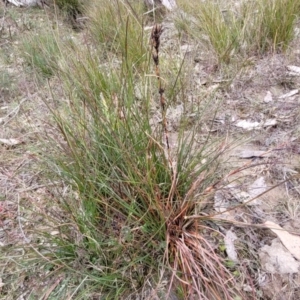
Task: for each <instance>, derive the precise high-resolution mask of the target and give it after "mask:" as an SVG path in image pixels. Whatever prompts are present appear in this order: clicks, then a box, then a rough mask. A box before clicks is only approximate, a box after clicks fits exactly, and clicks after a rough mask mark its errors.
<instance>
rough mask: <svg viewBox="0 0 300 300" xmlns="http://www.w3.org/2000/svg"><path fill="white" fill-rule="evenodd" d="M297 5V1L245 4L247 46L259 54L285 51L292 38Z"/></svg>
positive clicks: (268, 0)
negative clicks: (247, 27) (247, 25)
mask: <svg viewBox="0 0 300 300" xmlns="http://www.w3.org/2000/svg"><path fill="white" fill-rule="evenodd" d="M299 5H300V2H299V1H298V0H297V1H293V0H283V1H282V0H267V1H261V0H256V1H254V2H253V3H249V4H245V6H246V7H247V6H249V7H247V8H246V10H247V12H248V13H249V16H248V18H247V19H248V20H247V21H249V22H250V23H249V24H250V25H249V26H250V30H249V32H248V36H247V42H248V43H249V45H250V46H251V45H252V46H255V47H256V49H257V51H258V53H259V54H264V53H266V52H269V51H272V52H281V51H285V50H286V49H287V47H288V46H289V44H290V42H291V41H292V39H293V37H294V28H295V22H296V19H297V16H298V14H299ZM245 6H244V9H245Z"/></svg>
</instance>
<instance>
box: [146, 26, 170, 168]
mask: <svg viewBox="0 0 300 300" xmlns="http://www.w3.org/2000/svg"><path fill="white" fill-rule="evenodd" d="M162 31H163V29H162V25H159V24H155V25H154V26H153V29H152V32H151V44H152V58H153V61H154V64H155V74H156V77H157V81H158V93H159V98H160V106H161V111H162V127H163V131H164V133H165V140H166V145H167V152H168V159H169V160H170V145H169V137H168V131H167V118H166V100H165V97H164V92H165V89H164V88H163V86H162V79H161V77H160V70H159V46H160V36H161V34H162ZM170 163H171V162H170ZM171 166H172V164H171ZM171 169H172V168H171Z"/></svg>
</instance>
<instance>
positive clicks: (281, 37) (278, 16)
mask: <svg viewBox="0 0 300 300" xmlns="http://www.w3.org/2000/svg"><path fill="white" fill-rule="evenodd" d="M178 2H179V3H178V4H179V6H180V8H181V9H182V10H183V11H185V12H186V13H187V14H188V16H189V20H188V22H190V23H191V25H190V26H184V25H183V24H182V20H181V17H178V18H177V26H178V28H179V29H180V30H181V31H182V30H184V31H185V32H186V33H188V34H189V35H190V36H191V37H193V38H196V39H199V40H201V41H202V42H204V43H206V44H207V42H208V46H209V48H210V49H211V50H213V51H214V53H215V56H216V58H217V60H218V63H219V64H221V63H226V64H228V63H229V62H230V61H231V60H232V59H233V58H234V57H239V58H240V57H241V56H242V57H245V56H246V57H247V56H249V55H250V56H251V55H253V54H259V55H264V54H266V53H269V52H281V51H285V50H286V49H287V48H288V46H289V44H290V42H291V41H292V39H293V37H294V26H295V22H296V20H297V18H298V16H299V7H300V6H299V4H300V2H299V1H298V0H297V1H293V0H284V1H281V0H267V1H262V0H253V1H246V2H242V3H241V4H240V5H235V6H233V5H230V4H226V3H222V2H219V1H201V2H200V1H196V0H195V1H188V2H186V1H178Z"/></svg>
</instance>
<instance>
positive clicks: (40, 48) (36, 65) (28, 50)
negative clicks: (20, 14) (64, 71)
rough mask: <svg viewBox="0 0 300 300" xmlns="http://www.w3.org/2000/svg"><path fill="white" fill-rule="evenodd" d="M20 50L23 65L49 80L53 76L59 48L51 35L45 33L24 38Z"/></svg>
mask: <svg viewBox="0 0 300 300" xmlns="http://www.w3.org/2000/svg"><path fill="white" fill-rule="evenodd" d="M21 48H22V50H21V56H22V57H23V59H24V61H25V63H26V64H27V65H28V66H30V67H32V68H33V69H34V70H35V71H36V72H37V73H38V74H39V75H41V76H42V77H44V78H50V77H51V76H52V75H53V74H54V69H55V68H56V66H57V62H58V59H59V56H60V48H59V45H58V43H57V39H56V37H55V35H54V34H53V33H51V32H47V31H46V32H42V33H41V34H39V35H37V34H35V35H30V36H26V37H25V38H24V39H23V41H22V47H21Z"/></svg>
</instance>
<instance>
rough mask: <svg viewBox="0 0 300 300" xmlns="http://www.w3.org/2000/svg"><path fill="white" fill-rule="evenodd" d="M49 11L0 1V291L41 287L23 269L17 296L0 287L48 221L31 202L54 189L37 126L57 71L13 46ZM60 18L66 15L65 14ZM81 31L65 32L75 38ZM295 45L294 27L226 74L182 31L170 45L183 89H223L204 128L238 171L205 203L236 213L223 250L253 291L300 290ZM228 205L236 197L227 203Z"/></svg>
mask: <svg viewBox="0 0 300 300" xmlns="http://www.w3.org/2000/svg"><path fill="white" fill-rule="evenodd" d="M48 21H49V20H48V14H47V13H45V12H44V11H43V10H40V9H33V8H31V9H26V8H23V9H20V8H16V7H12V6H8V7H5V6H4V4H3V3H2V2H1V3H0V256H1V255H2V259H1V262H0V299H30V295H31V293H32V290H33V289H36V288H39V287H37V286H38V285H39V283H38V281H37V279H36V278H37V277H35V278H32V279H28V278H25V275H24V276H19V279H18V280H17V281H16V283H15V286H14V287H16V286H17V285H19V286H20V288H19V289H17V290H18V292H19V294H18V296H16V295H8V294H7V291H5V285H6V284H7V283H8V282H9V281H10V280H11V274H7V269H8V268H7V266H8V265H9V264H10V263H11V262H12V261H13V259H14V256H15V255H17V256H19V255H22V250H21V248H22V247H21V246H22V245H24V244H30V243H31V241H34V240H35V239H36V236H35V231H36V230H38V228H39V227H40V228H44V226H46V225H45V224H44V223H43V219H42V217H41V216H40V214H37V213H36V211H39V212H41V211H43V212H44V213H45V214H47V211H48V209H49V207H51V201H52V197H53V193H52V190H51V189H52V187H53V182H49V181H48V180H47V179H46V178H44V177H43V175H42V174H43V171H44V170H42V169H41V166H40V161H39V157H38V155H37V153H38V151H39V147H42V145H44V144H42V142H41V139H40V136H43V135H44V134H45V131H46V130H47V120H49V119H50V117H49V115H50V113H49V111H48V110H47V107H46V104H45V102H47V101H48V100H49V99H51V93H50V92H49V84H50V86H53V84H54V83H55V78H54V79H51V80H50V83H47V82H45V83H44V84H43V85H41V84H40V83H38V82H37V78H36V77H35V76H34V73H33V71H31V70H29V69H28V67H27V66H26V65H25V64H24V62H23V61H22V59H21V58H20V55H19V54H20V40H21V39H22V38H23V37H24V36H26V35H30V34H31V33H32V32H34V31H36V30H38V29H39V28H42V27H43V26H45V25H46V26H48V25H47V24H48V23H47V22H48ZM61 26H66V25H64V24H63V22H62V23H61ZM172 26H173V24H172V22H171V21H170V20H168V21H165V23H164V27H165V30H164V33H163V36H162V49H163V51H165V52H166V53H168V51H170V49H174V44H170V43H169V42H167V41H170V40H172V38H175V35H174V27H172ZM67 32H68V34H69V32H70V30H69V29H68V31H67ZM83 34H84V32H82V31H81V32H73V33H72V35H74V37H75V38H78V40H81V37H82V35H83ZM164 39H165V40H166V42H165V43H164V42H163V40H164ZM175 45H176V43H175ZM299 45H300V36H299V29H298V30H297V31H296V37H295V39H294V41H293V43H292V45H291V46H290V48H289V49H288V51H287V52H286V53H285V54H269V55H268V56H265V57H262V58H258V57H253V58H250V59H249V60H247V64H245V67H243V68H241V69H240V70H238V71H235V76H234V78H233V79H230V80H228V78H229V76H228V73H232V70H231V69H230V67H228V68H227V69H226V68H225V69H224V68H220V69H218V68H216V67H215V61H214V59H212V58H210V57H211V56H210V55H209V53H208V52H207V50H203V49H201V46H199V45H196V44H192V43H190V44H189V43H186V42H185V41H183V42H182V44H181V45H179V46H178V48H177V49H176V51H178V53H179V55H182V57H183V56H185V57H188V59H189V62H190V66H191V68H190V72H191V74H190V80H191V82H192V84H191V85H192V86H194V90H193V92H192V93H191V95H190V97H191V98H193V97H202V96H203V95H206V94H208V93H211V92H212V91H215V92H214V95H215V97H216V98H218V99H222V103H221V107H220V108H219V110H218V113H217V116H216V118H214V119H211V122H212V123H210V125H209V127H208V128H207V130H211V131H212V134H213V135H215V136H220V137H226V143H227V144H226V145H228V146H230V147H229V148H230V150H229V151H227V152H226V155H225V156H224V158H223V160H224V163H223V166H226V169H227V170H228V173H230V170H235V169H237V168H239V167H245V168H244V170H243V171H242V172H239V174H238V178H237V176H235V174H232V176H229V177H228V184H229V185H227V186H226V187H225V188H223V189H220V190H218V192H217V193H216V195H215V197H214V201H213V203H211V206H212V209H213V210H214V213H215V214H217V216H216V217H218V218H222V219H227V220H230V221H232V223H233V224H234V223H236V226H232V225H228V224H227V223H224V226H221V227H222V228H221V229H222V230H223V231H224V234H226V236H228V240H229V242H228V244H227V252H228V253H227V254H228V256H229V257H230V259H232V260H236V261H237V262H238V264H240V265H241V266H243V267H244V269H246V270H248V272H249V274H251V276H252V279H253V285H252V286H244V287H243V288H244V289H245V290H253V289H254V290H255V292H256V295H257V299H274V300H275V299H276V300H285V299H294V300H297V299H300V276H299V270H300V258H299V256H300V246H299V244H297V239H300V185H299V182H300V181H299V178H300V177H299V172H300V119H299V116H300V48H299ZM57 92H59V91H57ZM192 95H193V96H192ZM191 101H192V100H191ZM180 111H181V104H180V103H179V104H176V105H174V106H173V107H171V108H170V110H169V115H168V118H169V123H170V126H169V130H170V134H172V132H176V118H177V117H178V114H180ZM212 117H213V116H212ZM250 166H251V167H250ZM241 174H242V176H241ZM269 189H270V191H268V190H269ZM261 194H262V195H261ZM251 199H254V200H251ZM249 200H251V201H250V202H247V201H249ZM241 203H244V204H245V205H243V206H240V205H239V204H241ZM233 205H239V206H238V208H236V209H231V208H232V207H233ZM228 209H231V210H229V211H227V210H228ZM266 222H273V223H271V225H269V227H270V228H272V229H274V226H275V225H274V224H277V225H280V226H281V228H282V229H281V230H280V232H284V233H286V232H288V233H289V234H290V236H288V238H287V239H286V240H287V242H286V243H287V244H286V243H285V242H284V241H286V240H284V239H282V238H281V236H280V234H278V232H276V231H274V230H271V229H266V228H263V227H259V226H261V224H265V223H266ZM241 224H248V225H249V226H244V225H243V226H242V225H241ZM272 224H273V225H272ZM251 225H253V226H251ZM255 226H258V227H259V228H257V227H255ZM50 230H51V229H50ZM228 232H230V233H232V234H233V238H231V239H230V236H229V234H228ZM231 237H232V236H231ZM233 241H234V242H233ZM289 242H295V243H294V244H293V243H292V244H291V245H288V243H289ZM230 246H231V247H232V252H231V254H230V253H229V250H228V249H229V247H230ZM291 248H293V249H294V250H295V252H293V251H292V252H291ZM236 253H238V254H237V256H235V255H236ZM4 255H5V256H6V257H4ZM3 257H4V259H3ZM23 267H24V266H23ZM24 268H25V267H24ZM36 276H38V275H36ZM43 284H44V285H47V284H49V283H48V282H45V281H44V282H43ZM43 284H42V283H41V285H43ZM52 284H53V282H52ZM50 285H51V284H50ZM2 291H3V293H2ZM4 291H5V293H4ZM45 299H46V298H45Z"/></svg>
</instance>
